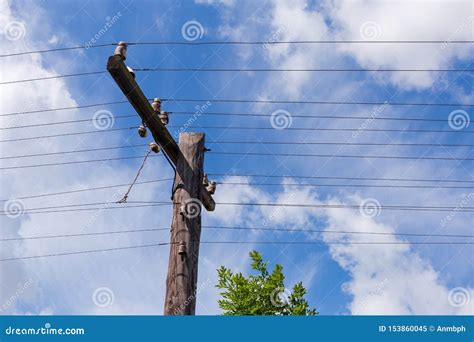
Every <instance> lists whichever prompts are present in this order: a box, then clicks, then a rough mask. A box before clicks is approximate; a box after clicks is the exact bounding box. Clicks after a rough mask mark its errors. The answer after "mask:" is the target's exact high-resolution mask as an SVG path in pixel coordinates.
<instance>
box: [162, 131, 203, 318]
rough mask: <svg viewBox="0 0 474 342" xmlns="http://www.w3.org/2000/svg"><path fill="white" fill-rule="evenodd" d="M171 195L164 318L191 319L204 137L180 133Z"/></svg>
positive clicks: (197, 244) (196, 269) (197, 247)
mask: <svg viewBox="0 0 474 342" xmlns="http://www.w3.org/2000/svg"><path fill="white" fill-rule="evenodd" d="M179 150H180V153H179V154H178V161H177V169H176V170H177V172H176V178H175V189H174V195H173V222H172V226H171V247H170V256H169V266H168V276H167V279H166V297H165V309H164V313H165V315H194V314H195V310H196V286H197V278H198V258H199V241H200V238H201V202H200V200H199V199H200V198H201V189H202V179H203V167H204V134H203V133H181V134H180V139H179Z"/></svg>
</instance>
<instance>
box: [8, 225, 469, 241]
mask: <svg viewBox="0 0 474 342" xmlns="http://www.w3.org/2000/svg"><path fill="white" fill-rule="evenodd" d="M202 229H221V230H222V229H225V230H243V231H270V232H283V233H321V234H349V235H382V236H411V237H445V238H474V235H462V234H423V233H398V232H368V231H344V230H322V229H311V228H309V229H308V228H289V229H283V228H270V227H239V226H230V227H229V226H202ZM169 230H170V227H167V228H146V229H132V230H115V231H105V232H90V233H70V234H57V235H39V236H38V235H37V236H25V237H10V238H0V242H8V241H22V240H41V239H58V238H71V237H84V236H97V235H115V234H132V233H148V232H156V231H169Z"/></svg>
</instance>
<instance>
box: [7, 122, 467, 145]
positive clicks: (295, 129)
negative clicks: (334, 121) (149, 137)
mask: <svg viewBox="0 0 474 342" xmlns="http://www.w3.org/2000/svg"><path fill="white" fill-rule="evenodd" d="M168 127H170V128H179V129H180V128H182V127H183V126H182V125H169V126H168ZM136 128H137V126H132V127H123V128H107V129H96V130H92V131H83V132H71V133H60V134H50V135H40V136H33V137H23V138H13V139H4V140H0V143H2V142H14V141H26V140H37V139H49V138H58V137H66V136H74V135H84V134H100V133H110V132H118V131H127V130H131V129H136ZM193 128H194V129H225V130H244V131H245V130H270V131H274V130H275V128H273V127H258V126H255V127H251V126H246V127H235V126H196V127H193ZM285 131H309V132H318V131H321V132H326V131H327V132H358V131H360V132H400V133H456V134H462V133H465V134H471V133H474V130H434V129H433V130H430V129H377V128H367V129H360V128H357V127H354V128H306V127H289V128H286V129H285ZM279 132H280V131H279ZM223 143H225V142H223ZM384 145H385V144H384Z"/></svg>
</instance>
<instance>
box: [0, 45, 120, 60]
mask: <svg viewBox="0 0 474 342" xmlns="http://www.w3.org/2000/svg"><path fill="white" fill-rule="evenodd" d="M116 45H117V43H107V44H97V45H90V46H85V45H79V46H69V47H67V46H66V47H60V48H54V49H44V50H33V51H23V52H14V53H8V54H2V55H0V57H11V56H22V55H30V54H35V53H47V52H57V51H69V50H82V49H93V48H99V47H105V46H116Z"/></svg>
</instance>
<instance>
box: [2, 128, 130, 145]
mask: <svg viewBox="0 0 474 342" xmlns="http://www.w3.org/2000/svg"><path fill="white" fill-rule="evenodd" d="M134 128H137V127H124V128H107V129H95V130H93V131H84V132H71V133H60V134H50V135H39V136H34V137H24V138H14V139H5V140H0V143H2V142H14V141H26V140H37V139H49V138H58V137H67V136H73V135H83V134H99V133H110V132H118V131H129V130H131V129H134Z"/></svg>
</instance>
